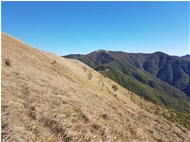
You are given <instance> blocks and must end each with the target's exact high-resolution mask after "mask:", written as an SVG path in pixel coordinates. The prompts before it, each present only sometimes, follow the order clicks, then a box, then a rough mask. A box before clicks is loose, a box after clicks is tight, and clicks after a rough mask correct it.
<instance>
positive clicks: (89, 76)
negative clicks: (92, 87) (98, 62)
mask: <svg viewBox="0 0 190 142" xmlns="http://www.w3.org/2000/svg"><path fill="white" fill-rule="evenodd" d="M87 76H88V79H89V80H91V79H92V73H90V72H89V73H88V74H87Z"/></svg>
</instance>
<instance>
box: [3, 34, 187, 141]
mask: <svg viewBox="0 0 190 142" xmlns="http://www.w3.org/2000/svg"><path fill="white" fill-rule="evenodd" d="M114 86H115V87H114ZM1 105H2V106H1V108H2V141H3V142H10V141H14V142H26V141H34V142H38V141H43V142H47V141H65V142H70V141H73V142H76V141H80V142H85V141H86V142H89V141H94V142H95V141H109V142H116V141H120V142H127V141H129V142H131V141H136V142H138V141H139V142H143V141H144V142H145V141H151V142H154V141H155V142H156V141H164V142H167V141H172V142H175V141H176V142H180V141H181V142H185V141H186V142H188V141H189V139H190V132H189V131H188V130H187V129H185V128H183V127H182V126H180V125H176V124H174V123H171V122H169V121H167V120H166V119H164V118H163V117H162V116H158V115H155V113H157V114H159V113H164V114H168V116H169V115H175V113H170V112H169V111H168V110H166V109H163V108H160V107H158V106H155V105H153V104H152V103H149V102H147V101H145V100H144V99H141V98H139V97H138V96H137V95H135V94H134V93H132V92H130V91H128V90H126V89H125V88H123V87H121V86H119V85H118V84H117V83H115V82H113V81H112V80H110V79H108V78H107V77H105V76H103V75H102V74H100V73H98V72H96V71H95V70H93V69H92V68H90V67H88V66H87V65H85V64H83V63H81V62H80V61H78V60H75V59H65V58H62V57H59V56H57V55H54V54H52V53H47V52H44V51H41V50H38V49H35V48H32V47H30V46H29V45H27V44H25V43H23V42H21V41H19V40H17V39H15V38H13V37H11V36H9V35H7V34H4V33H2V101H1Z"/></svg>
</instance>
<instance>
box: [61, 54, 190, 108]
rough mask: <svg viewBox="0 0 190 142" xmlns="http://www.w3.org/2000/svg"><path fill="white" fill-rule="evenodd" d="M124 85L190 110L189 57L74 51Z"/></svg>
mask: <svg viewBox="0 0 190 142" xmlns="http://www.w3.org/2000/svg"><path fill="white" fill-rule="evenodd" d="M64 57H66V58H74V59H78V60H80V61H82V62H84V63H86V64H87V65H89V66H91V67H92V68H94V69H96V70H97V71H99V72H101V73H102V74H104V75H106V76H108V77H109V78H111V79H112V80H114V81H116V82H118V83H119V84H120V85H122V86H124V87H125V88H127V89H129V90H130V91H133V92H134V93H136V94H138V95H139V96H143V97H144V98H145V99H147V100H150V101H152V102H154V103H155V104H159V105H163V106H167V107H170V108H174V109H176V110H178V111H184V112H190V56H189V55H186V56H182V57H177V56H170V55H167V54H165V53H162V52H155V53H152V54H143V53H126V52H122V51H117V52H116V51H106V50H98V51H94V52H92V53H90V54H86V55H80V54H72V55H67V56H64Z"/></svg>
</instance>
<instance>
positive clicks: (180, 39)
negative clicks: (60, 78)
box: [2, 2, 190, 56]
mask: <svg viewBox="0 0 190 142" xmlns="http://www.w3.org/2000/svg"><path fill="white" fill-rule="evenodd" d="M189 16H190V2H2V31H3V32H5V33H8V34H10V35H12V36H15V37H16V38H18V39H20V40H22V41H24V42H26V43H28V44H30V45H31V46H33V47H35V48H40V49H42V50H45V51H48V52H54V53H56V54H58V55H67V54H75V53H80V54H86V53H89V52H92V51H94V50H98V49H105V50H114V51H125V52H143V53H152V52H155V51H162V52H166V53H168V54H170V55H179V56H181V55H185V54H189V52H190V51H189V50H190V49H189V40H190V37H189V23H190V20H189V19H190V18H189Z"/></svg>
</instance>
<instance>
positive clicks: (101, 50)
mask: <svg viewBox="0 0 190 142" xmlns="http://www.w3.org/2000/svg"><path fill="white" fill-rule="evenodd" d="M94 52H95V53H100V52H106V53H108V52H109V51H108V50H104V49H98V50H96V51H94Z"/></svg>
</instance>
